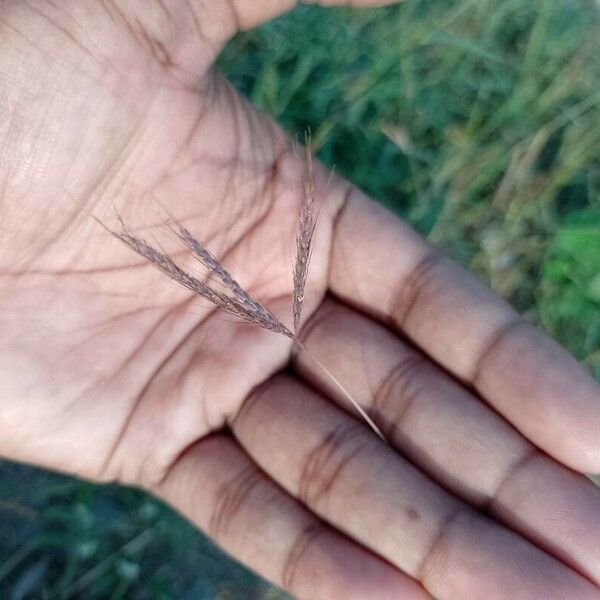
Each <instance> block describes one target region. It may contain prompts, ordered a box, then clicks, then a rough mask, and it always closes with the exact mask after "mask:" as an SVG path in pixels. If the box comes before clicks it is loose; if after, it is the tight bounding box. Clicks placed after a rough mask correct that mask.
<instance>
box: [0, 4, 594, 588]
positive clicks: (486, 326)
mask: <svg viewBox="0 0 600 600" xmlns="http://www.w3.org/2000/svg"><path fill="white" fill-rule="evenodd" d="M291 4H292V3H291V2H285V1H283V0H270V1H266V0H265V1H264V2H260V3H259V2H255V1H252V0H244V1H242V0H237V1H236V0H230V1H228V2H219V1H218V0H214V1H212V2H208V1H206V2H199V1H198V0H168V1H167V0H163V1H162V2H160V1H159V0H152V1H150V0H127V1H125V0H123V1H122V2H115V1H114V0H104V1H100V0H98V1H90V2H85V3H84V2H80V1H75V0H71V1H69V2H63V3H61V5H60V8H58V7H57V6H55V5H54V4H53V3H51V2H50V1H49V0H44V1H42V0H37V1H35V0H31V1H28V2H25V1H21V0H19V1H16V0H13V1H12V2H6V3H4V4H3V5H2V7H1V8H0V27H2V31H3V35H2V42H1V44H2V51H1V52H0V73H1V74H2V76H1V78H0V82H1V84H0V85H1V88H0V89H1V90H2V99H3V103H2V106H3V110H2V113H1V114H0V132H1V135H2V139H3V145H2V149H1V150H0V165H1V167H0V169H1V170H0V176H1V180H0V190H1V201H2V218H3V221H2V222H3V233H4V235H3V239H2V241H1V242H0V243H1V244H2V247H1V251H0V260H1V261H2V264H1V268H2V280H1V281H2V283H1V288H0V290H1V291H0V293H1V294H2V309H3V310H2V313H1V315H2V316H1V321H0V327H1V329H0V331H1V339H2V344H3V345H2V351H1V353H0V397H1V398H2V408H1V409H0V451H1V453H2V454H3V455H5V456H7V457H10V458H13V459H15V460H21V461H27V462H31V463H35V464H38V465H42V466H45V467H48V468H53V469H59V470H62V471H67V472H70V473H74V474H78V475H81V476H84V477H87V478H91V479H96V480H110V479H117V480H119V481H121V482H124V483H130V484H134V485H141V486H143V487H145V488H146V489H149V490H151V491H152V492H154V493H156V494H158V495H160V496H162V497H163V498H165V499H166V500H168V501H169V502H170V503H171V504H172V505H173V506H175V507H177V508H178V509H179V510H181V511H182V512H184V513H185V514H186V515H187V516H188V517H189V518H190V519H192V520H193V521H194V522H196V523H197V524H198V525H199V526H200V527H201V528H202V529H204V530H205V531H207V532H208V533H209V534H210V535H212V536H213V537H214V538H215V539H216V541H217V542H218V543H220V544H221V545H222V546H223V547H225V548H226V549H228V550H229V551H230V552H231V553H232V554H234V555H235V556H236V557H238V558H239V559H241V560H243V561H244V562H246V563H247V564H249V565H250V566H251V567H253V568H254V569H256V570H257V571H259V572H260V573H262V574H263V575H265V576H266V577H268V578H270V579H271V580H273V581H275V582H276V583H278V584H280V585H283V586H284V587H286V588H288V589H290V590H291V591H292V592H293V593H295V594H296V595H298V596H300V597H306V598H314V597H323V598H336V599H337V598H361V599H363V598H387V597H390V598H398V597H401V598H422V597H427V595H428V593H429V594H431V595H433V596H435V597H439V598H461V599H463V598H475V599H479V598H486V599H487V598H508V597H510V598H512V597H515V598H544V599H545V598H565V597H568V598H572V599H577V598H596V597H600V593H599V591H598V583H599V582H600V532H599V531H598V528H597V527H595V526H594V522H595V520H596V518H597V515H598V514H600V499H599V494H598V491H597V490H596V489H595V488H594V487H593V486H592V485H591V484H590V483H589V482H588V481H587V480H585V478H583V477H582V476H579V475H577V474H575V473H574V472H573V470H575V471H577V470H579V471H596V472H597V471H598V469H599V465H600V434H599V433H598V432H599V431H600V427H599V426H600V407H599V403H598V400H599V399H600V394H599V392H598V389H597V387H596V385H595V383H594V382H593V380H592V379H591V378H590V377H589V375H587V374H586V373H585V372H584V371H583V370H582V369H581V368H580V367H579V366H578V365H577V364H576V363H575V362H574V361H573V360H572V359H571V358H569V357H568V356H567V355H566V354H565V353H564V352H563V351H561V350H560V349H559V348H557V347H556V345H555V344H553V343H552V342H550V341H549V340H548V339H547V338H545V337H544V336H543V335H541V334H540V333H538V332H537V331H536V330H534V329H533V328H532V327H530V326H529V325H526V324H525V323H524V322H523V321H522V320H520V319H519V318H518V317H517V316H516V315H515V314H514V312H513V311H512V310H511V309H510V308H508V307H507V306H506V305H505V304H504V303H503V302H502V301H500V300H499V299H497V298H496V297H494V296H493V295H492V294H491V293H490V292H489V291H487V290H486V289H484V288H483V287H482V286H480V285H479V284H478V283H476V282H475V281H474V280H473V279H472V278H471V277H470V276H468V275H467V274H465V273H464V272H463V271H462V270H461V269H459V268H458V267H457V266H456V265H454V264H453V263H451V262H450V261H449V260H447V259H445V258H442V257H440V256H439V254H437V253H436V252H434V251H433V250H432V249H431V248H430V247H429V246H428V245H427V244H426V243H425V242H423V241H422V240H421V239H420V238H419V237H418V236H416V235H415V234H414V233H413V232H411V231H410V230H409V229H408V228H407V227H405V226H404V225H402V224H401V223H400V222H399V221H397V220H396V219H394V218H393V217H391V216H390V215H389V214H388V213H386V212H385V211H384V210H383V209H382V208H380V207H378V206H377V205H375V204H373V203H372V202H371V201H370V200H368V199H366V198H365V197H364V196H363V195H362V194H361V193H360V192H358V191H357V190H356V189H354V188H352V187H351V186H350V185H349V184H348V183H347V182H344V181H341V180H339V179H335V180H330V179H329V178H328V176H327V175H326V174H325V173H324V172H323V171H319V172H318V173H317V187H318V196H319V197H320V198H323V199H325V200H326V205H325V207H324V208H323V211H322V213H321V218H320V222H319V231H318V236H317V239H316V243H315V247H314V251H313V258H312V263H311V277H310V288H309V291H308V293H307V309H308V311H309V314H311V318H310V322H309V323H308V324H307V326H306V329H305V341H306V343H307V345H308V346H309V347H310V348H311V350H312V352H314V353H315V355H316V356H317V357H318V358H319V359H320V360H321V361H322V362H323V363H325V364H326V365H327V366H328V367H329V368H330V369H331V371H332V372H333V373H334V374H335V375H336V376H337V377H338V378H339V379H340V380H341V381H343V382H344V385H346V387H348V388H349V389H350V390H352V391H353V393H354V394H355V395H356V397H357V398H359V399H360V400H361V402H362V403H363V404H364V405H365V407H367V408H369V409H370V413H371V414H372V415H373V417H374V418H375V420H376V421H377V423H378V424H379V425H380V427H381V428H382V429H383V431H384V433H385V434H386V436H387V438H388V440H389V442H390V445H389V446H388V445H385V444H383V443H382V442H380V441H379V440H378V439H377V438H376V437H375V436H374V435H373V434H372V433H371V432H370V431H369V430H368V429H367V428H366V427H364V425H363V424H362V423H359V422H357V420H356V419H355V417H354V414H353V413H352V414H348V412H346V410H345V409H346V408H348V407H346V406H345V405H340V406H338V405H337V404H336V402H337V401H336V397H335V396H336V395H335V390H329V389H328V388H327V387H325V386H324V385H323V384H322V383H321V382H320V380H319V379H318V373H317V372H315V371H314V370H313V369H312V367H311V364H310V361H309V360H308V359H306V358H305V357H303V356H302V355H301V356H300V359H299V361H298V364H297V365H295V366H296V367H297V371H296V374H295V376H291V375H290V374H286V373H284V372H283V370H284V369H286V367H287V366H288V364H289V362H290V360H291V348H290V344H289V343H288V342H286V341H285V340H282V339H279V338H278V337H277V336H275V335H273V334H271V333H269V332H264V331H261V330H257V329H255V328H252V327H249V326H248V325H244V324H239V323H232V322H230V321H229V320H224V319H223V318H222V317H221V316H220V315H219V314H215V313H214V312H212V311H211V310H210V309H209V308H208V307H206V306H196V305H194V301H195V298H194V297H193V296H191V295H190V294H188V293H187V292H185V291H183V290H180V289H178V288H176V287H174V286H173V285H171V284H169V283H168V282H167V281H166V280H165V279H164V276H162V275H161V274H160V273H157V272H156V271H155V270H153V269H152V268H151V267H150V266H148V265H146V264H144V263H143V262H142V261H140V260H139V259H138V258H137V257H135V256H134V255H132V254H131V253H130V252H128V251H127V250H126V249H125V248H124V247H122V246H120V245H119V244H117V243H116V242H115V241H114V240H112V239H111V238H110V237H108V236H106V235H105V233H104V232H103V231H102V230H100V229H99V228H98V227H97V225H96V224H95V223H94V222H93V220H92V219H90V218H89V216H90V214H92V213H93V214H95V215H96V216H97V217H98V218H100V219H101V220H110V218H111V216H112V214H113V206H114V207H116V209H117V210H118V212H119V213H120V214H121V215H123V217H124V218H125V220H126V221H127V222H129V223H132V222H139V221H142V222H144V223H148V222H149V221H150V220H151V219H152V215H153V214H154V215H155V213H156V212H157V211H153V208H152V207H154V206H157V205H161V206H164V207H165V208H167V209H168V211H169V212H171V213H173V214H174V215H175V216H176V217H177V218H178V219H180V220H181V221H182V222H183V223H184V224H185V226H186V227H187V228H188V229H190V230H191V231H193V232H194V233H195V234H196V235H197V236H198V238H199V239H201V240H202V241H204V242H206V243H207V245H208V246H209V247H210V248H211V249H212V250H213V251H215V252H216V253H218V254H219V256H221V257H223V258H224V260H225V262H226V264H227V266H228V267H229V268H230V269H231V270H232V271H233V272H234V273H235V275H236V276H239V278H240V280H241V281H242V283H243V284H244V286H245V287H247V288H248V289H249V290H250V291H251V292H253V294H254V295H255V296H258V297H259V298H260V299H261V300H264V302H265V303H266V304H268V305H269V307H270V308H271V309H272V310H274V311H275V312H277V313H278V314H281V315H285V314H287V312H288V311H289V304H290V294H291V278H290V276H289V272H290V270H291V259H290V257H289V253H288V251H287V247H286V243H287V244H291V242H290V240H292V239H293V232H294V228H295V220H296V214H297V211H296V206H297V204H298V202H299V200H300V196H301V194H302V190H301V187H300V186H299V185H298V184H297V182H298V181H299V179H300V175H301V173H302V170H303V165H302V160H301V157H298V156H297V155H295V154H294V153H293V152H291V151H290V150H289V145H288V142H287V140H286V138H285V136H284V135H283V133H282V132H281V131H280V130H279V129H278V128H277V127H276V126H275V125H273V124H272V123H271V122H270V121H269V120H268V119H267V118H266V117H264V116H263V115H260V114H259V113H257V112H256V111H255V110H254V109H253V108H251V107H250V106H248V105H247V104H245V103H244V102H243V101H242V100H241V99H240V98H239V97H238V96H237V95H236V94H235V92H233V90H232V89H231V88H230V87H229V86H228V85H227V84H226V83H225V82H224V81H223V80H222V79H221V78H220V77H219V75H218V74H217V73H216V72H215V71H214V70H213V69H212V66H211V65H212V63H213V61H214V59H215V57H216V55H217V54H218V52H219V49H220V48H221V46H222V44H223V43H224V42H225V41H226V40H227V38H228V37H230V36H231V35H232V34H233V33H234V32H235V30H236V29H237V28H240V27H242V28H245V27H251V26H253V25H255V24H257V23H259V22H261V21H262V20H264V19H266V18H269V17H271V16H274V15H275V14H277V13H278V12H280V11H281V10H283V9H284V8H287V7H288V5H291ZM357 4H358V3H357ZM363 4H367V3H366V2H364V3H363ZM156 221H157V224H156V226H155V227H151V230H150V232H149V235H155V234H157V233H156V232H159V231H160V229H161V227H162V224H161V223H160V219H156ZM326 296H327V297H326ZM417 347H418V348H419V350H416V349H415V348H417ZM570 469H572V470H570Z"/></svg>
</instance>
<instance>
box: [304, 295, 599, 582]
mask: <svg viewBox="0 0 600 600" xmlns="http://www.w3.org/2000/svg"><path fill="white" fill-rule="evenodd" d="M304 340H305V343H306V344H307V346H308V348H309V349H310V352H311V354H312V355H314V356H315V357H316V358H317V359H318V360H319V361H321V362H322V363H323V364H325V365H327V367H328V368H329V369H330V370H331V371H332V373H333V374H334V376H335V377H336V378H338V379H339V380H340V381H343V382H344V385H345V387H346V388H347V389H348V390H349V392H350V393H351V394H352V395H353V397H355V398H356V399H357V400H360V402H361V403H362V404H363V406H364V408H365V409H367V411H368V412H369V413H370V414H371V415H372V416H373V418H374V419H375V421H376V422H377V423H378V424H379V426H380V427H381V429H382V430H383V431H384V433H385V434H386V438H387V439H388V441H389V442H390V443H391V444H392V445H394V446H395V447H396V448H398V449H400V450H401V451H402V453H403V454H404V455H405V456H407V457H408V458H409V459H410V460H411V462H412V463H413V464H415V465H417V466H418V467H419V468H421V469H423V470H424V471H426V472H427V473H428V474H429V475H430V476H431V477H433V478H434V479H435V480H436V481H438V482H439V483H441V484H442V485H443V486H444V487H445V488H446V489H449V490H450V491H452V492H453V493H455V494H457V495H459V496H460V497H462V498H463V499H464V500H466V501H468V502H471V503H472V504H475V505H477V506H478V507H480V508H482V509H484V510H486V511H488V512H489V513H491V514H492V515H493V516H495V517H496V518H497V519H499V520H501V521H502V522H504V523H506V524H507V525H508V526H509V527H510V528H512V529H515V530H517V531H519V532H520V533H521V534H523V535H524V536H526V537H527V538H529V539H530V540H532V541H533V542H535V543H536V544H537V545H539V546H542V547H543V548H544V549H545V550H547V551H549V552H550V553H552V554H554V555H555V556H558V557H560V558H561V559H562V560H563V561H564V562H567V563H568V564H569V565H571V566H573V567H575V568H576V569H577V570H578V571H580V572H582V573H585V574H586V576H588V577H589V578H590V579H593V580H594V581H596V582H597V583H600V529H599V528H598V527H590V523H595V522H596V520H597V519H598V518H599V517H600V490H599V489H598V488H596V487H595V486H594V485H593V484H592V483H591V482H590V481H589V480H588V479H586V478H585V477H583V476H581V475H577V474H575V473H573V472H572V471H570V470H569V469H567V468H565V467H563V466H562V465H560V464H558V463H556V462H555V461H553V460H552V459H550V458H549V457H548V456H547V455H545V454H543V453H542V452H540V451H539V450H538V449H537V448H535V446H533V445H532V444H530V443H529V442H527V441H526V440H525V438H523V437H522V436H521V435H520V434H519V433H518V432H517V431H516V430H515V429H514V428H513V427H511V426H510V425H509V424H508V423H507V422H506V421H504V419H502V417H500V416H499V415H498V414H497V413H495V412H494V411H493V410H491V409H490V408H489V407H488V406H487V405H485V404H484V403H482V402H481V401H480V400H479V399H478V398H476V397H475V396H474V395H473V394H472V393H471V392H470V391H468V390H467V389H465V388H464V387H463V386H461V385H459V384H458V383H457V382H456V381H455V380H453V379H452V378H451V377H448V375H447V374H446V373H444V372H443V371H442V369H440V368H439V367H438V366H436V365H434V364H433V363H431V362H430V361H429V360H428V359H427V358H426V357H424V355H423V354H421V353H420V352H418V351H417V350H415V349H414V348H412V347H411V346H410V345H408V344H407V343H405V342H403V341H401V340H399V339H398V337H397V336H395V335H394V334H393V333H392V332H391V331H389V330H388V329H387V328H385V327H383V326H381V325H379V324H378V323H376V322H374V321H372V320H371V319H368V318H367V317H364V316H362V315H359V314H358V313H356V312H354V311H352V310H350V309H349V308H346V307H344V306H343V305H341V304H339V303H337V302H335V301H328V302H326V303H325V304H324V305H323V306H322V307H321V308H320V309H319V310H318V311H317V313H316V314H315V315H314V317H312V319H311V320H310V321H309V322H308V323H307V325H306V327H305V330H304ZM298 363H299V364H298V367H299V369H300V371H301V372H302V373H303V374H305V376H307V377H308V378H309V379H310V381H311V382H312V383H313V385H317V386H318V387H319V389H321V390H324V391H325V393H328V395H329V397H333V398H336V397H337V396H336V394H335V392H336V390H335V389H328V388H329V387H330V386H327V380H326V379H324V378H323V375H322V374H320V373H319V371H318V370H317V369H315V367H314V362H313V361H312V360H311V357H310V356H307V355H306V354H303V353H301V354H300V355H299V357H298ZM341 403H342V406H344V407H346V405H347V403H346V402H345V401H344V399H343V398H342V399H341ZM350 410H351V407H350Z"/></svg>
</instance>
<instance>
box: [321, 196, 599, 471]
mask: <svg viewBox="0 0 600 600" xmlns="http://www.w3.org/2000/svg"><path fill="white" fill-rule="evenodd" d="M330 269H331V270H330V273H331V275H330V286H331V289H332V290H333V292H334V293H335V294H337V295H338V296H339V297H341V298H343V299H344V300H346V301H347V302H350V303H352V304H354V305H355V306H359V307H361V308H362V309H364V310H366V311H368V312H370V313H371V314H373V315H377V316H378V317H379V318H381V319H383V320H385V321H387V322H392V323H393V325H394V326H395V327H396V328H398V329H399V330H400V331H401V332H402V333H404V334H405V335H407V336H408V337H409V338H410V339H411V340H413V342H414V343H415V344H417V345H418V346H420V347H421V348H422V349H423V350H424V351H425V352H426V353H427V354H428V355H429V356H431V357H432V358H433V359H434V360H435V361H437V362H439V363H440V364H441V365H443V366H444V367H446V368H447V369H449V370H450V371H451V372H452V373H454V374H455V375H456V376H457V377H459V378H460V379H462V380H464V381H465V382H467V383H469V384H471V385H473V386H474V387H475V388H476V389H477V390H478V391H479V393H480V394H481V395H482V397H484V398H485V399H486V400H487V401H488V402H489V403H491V404H492V405H493V406H494V408H495V409H496V410H498V411H499V412H500V413H501V414H502V415H504V416H505V417H506V418H507V419H508V420H509V421H511V422H512V423H513V424H514V425H515V426H516V427H517V428H518V429H519V430H520V431H521V432H522V433H524V434H525V436H527V437H528V438H529V439H530V440H532V441H533V442H534V443H535V444H537V445H538V446H540V447H541V448H543V449H544V450H545V451H546V452H548V453H549V454H551V455H552V456H554V457H555V458H557V459H558V460H560V461H563V462H564V463H566V464H567V465H568V466H570V467H572V468H574V469H578V470H582V471H590V472H596V471H599V470H600V391H599V388H598V385H597V384H596V382H595V381H594V380H593V378H592V377H591V376H590V375H589V374H588V373H587V372H586V371H585V370H584V369H583V368H582V367H581V366H580V365H579V364H578V363H577V362H576V361H575V360H574V359H573V358H572V357H571V356H569V355H568V354H567V353H566V352H565V351H564V350H562V349H561V348H560V347H559V346H558V345H557V344H556V343H555V342H553V341H552V340H550V339H549V338H548V337H547V336H545V335H543V334H542V333H541V332H540V331H538V330H537V329H536V328H534V327H533V326H531V325H529V324H527V323H526V322H525V321H524V320H523V319H521V318H520V317H519V316H518V315H517V314H516V313H515V312H514V311H513V310H512V309H511V308H510V307H509V306H508V305H507V304H506V303H505V302H503V301H502V300H500V299H499V298H498V297H497V296H496V295H495V294H493V293H492V292H491V291H490V290H489V289H487V288H486V287H485V286H484V285H482V284H481V283H479V282H478V281H477V280H476V279H475V278H474V277H472V276H471V275H469V274H468V273H467V272H465V271H464V270H463V269H461V268H460V267H459V266H458V265H457V264H455V263H454V262H452V261H451V260H449V259H448V258H445V257H444V256H443V255H441V254H440V253H439V252H437V251H435V250H434V249H433V248H432V247H431V246H429V245H428V244H427V243H426V242H425V241H424V240H423V239H421V238H420V237H419V236H418V235H417V234H416V233H414V232H413V231H412V230H411V229H410V228H408V227H407V226H405V225H404V224H402V223H401V222H400V221H399V220H398V219H396V218H395V217H393V216H392V215H391V214H390V213H389V212H387V211H386V210H385V209H383V208H382V207H380V206H377V205H375V204H374V203H373V202H371V201H370V200H368V199H367V198H366V197H364V195H362V194H361V193H360V192H358V191H356V190H355V191H353V192H350V194H349V196H348V200H347V202H346V204H345V208H343V209H342V211H341V213H340V214H339V217H338V219H337V226H336V230H335V233H334V242H333V251H332V261H331V267H330Z"/></svg>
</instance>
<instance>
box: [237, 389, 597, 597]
mask: <svg viewBox="0 0 600 600" xmlns="http://www.w3.org/2000/svg"><path fill="white" fill-rule="evenodd" d="M232 425H233V429H234V433H235V435H236V436H237V437H238V439H239V440H240V442H241V443H242V445H243V446H244V447H245V448H246V450H247V451H248V453H249V454H250V455H251V456H252V457H253V458H254V460H256V461H257V463H258V464H259V465H260V466H261V467H262V468H263V469H264V470H265V471H267V472H268V473H269V474H270V475H271V476H272V477H273V478H274V479H275V480H276V481H277V482H279V483H280V484H281V485H282V486H283V487H284V488H285V489H286V490H288V491H289V492H290V493H291V494H294V495H295V496H297V497H298V498H299V499H300V500H301V501H302V502H303V503H304V504H305V505H307V506H308V507H309V508H310V509H311V510H313V511H314V512H316V513H317V514H319V515H321V516H322V517H323V518H324V519H326V520H327V521H329V522H330V523H332V524H334V525H335V526H336V527H338V528H339V529H340V530H342V531H344V532H346V533H347V534H348V535H350V536H352V537H353V538H355V539H356V540H357V541H359V542H360V543H362V544H364V545H365V546H367V547H369V548H370V549H371V550H373V551H374V552H376V553H378V554H379V555H381V556H382V557H383V558H386V559H387V560H389V561H390V562H391V563H392V564H394V565H396V566H398V567H399V568H400V569H402V570H403V571H404V572H406V573H408V574H409V575H411V576H413V577H414V578H415V579H418V580H420V581H422V582H423V584H424V586H425V588H426V589H427V590H428V591H429V592H430V593H431V594H432V595H433V596H434V597H436V598H440V599H445V598H448V599H451V598H460V599H461V600H468V599H470V598H473V599H477V600H479V599H480V598H486V599H488V600H493V599H495V598H502V599H504V598H512V597H517V598H521V599H529V598H532V599H533V598H535V599H539V598H545V599H554V598H557V599H558V598H564V597H569V598H573V599H574V598H598V597H600V593H599V592H598V590H597V589H596V588H595V587H594V586H593V585H592V584H591V583H590V582H589V581H588V580H586V579H584V578H583V577H582V576H580V575H578V574H576V573H575V572H574V571H572V570H571V569H569V568H568V567H566V566H565V565H563V564H562V563H560V562H558V561H557V560H556V559H554V558H552V557H551V556H549V555H548V554H545V553H544V552H542V551H541V550H539V549H538V548H535V547H534V546H533V545H531V544H530V543H529V542H527V541H525V540H524V539H523V538H521V537H519V536H518V535H517V534H515V533H513V532H511V531H509V530H507V529H504V528H502V527H501V526H500V525H498V524H495V523H494V522H492V521H491V520H489V519H487V518H484V517H481V516H479V515H478V514H476V513H475V512H474V511H472V510H471V509H469V508H468V507H467V505H465V504H463V503H462V502H460V501H458V500H457V499H455V498H454V497H452V496H451V495H450V494H449V493H448V492H446V491H444V490H443V489H442V488H440V487H439V486H438V485H436V484H434V483H433V482H432V481H430V480H429V479H428V478H427V477H425V476H424V475H423V474H422V473H420V472H419V471H417V469H415V468H414V467H412V466H411V465H410V464H408V463H407V462H406V461H404V460H403V459H402V458H401V457H400V456H399V455H397V454H396V453H395V452H394V451H393V450H392V449H390V448H389V447H388V446H386V445H385V444H383V443H382V442H381V441H379V440H378V438H377V437H376V436H374V435H373V434H372V433H371V432H370V431H369V430H368V429H366V428H365V427H363V425H362V424H359V423H357V422H356V421H355V420H354V419H353V418H352V417H350V416H348V415H347V414H345V413H344V412H343V411H340V410H339V409H338V408H336V407H334V406H333V405H332V404H331V403H330V402H328V401H326V400H324V399H322V398H320V397H319V396H317V395H316V394H315V393H313V392H311V391H310V390H309V389H308V388H306V387H305V386H303V385H301V384H300V383H298V382H295V381H294V380H291V379H289V378H285V377H279V378H276V379H274V380H272V381H271V382H270V383H269V384H267V385H266V386H264V387H263V388H261V389H260V390H258V391H257V392H256V393H255V394H254V395H253V396H252V397H251V398H249V399H248V400H247V403H246V405H245V407H244V408H243V409H242V411H241V412H240V413H239V414H238V416H237V418H236V419H235V420H234V422H233V424H232Z"/></svg>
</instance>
